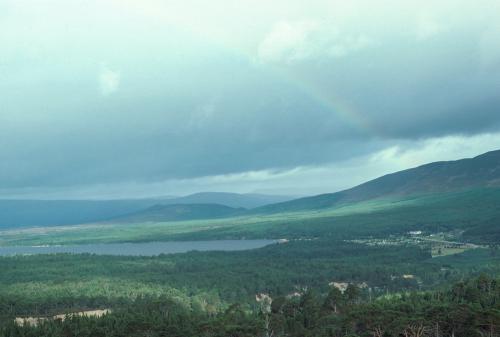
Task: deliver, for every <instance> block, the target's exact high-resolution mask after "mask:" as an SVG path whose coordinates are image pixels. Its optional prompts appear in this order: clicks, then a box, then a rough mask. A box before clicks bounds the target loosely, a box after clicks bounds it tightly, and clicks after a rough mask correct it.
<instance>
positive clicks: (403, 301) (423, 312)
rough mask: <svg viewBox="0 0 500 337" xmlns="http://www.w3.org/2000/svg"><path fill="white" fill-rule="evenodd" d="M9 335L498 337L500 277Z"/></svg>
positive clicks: (151, 309) (57, 323)
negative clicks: (430, 287) (371, 295)
mask: <svg viewBox="0 0 500 337" xmlns="http://www.w3.org/2000/svg"><path fill="white" fill-rule="evenodd" d="M0 331H1V335H2V336H6V337H7V336H8V337H18V336H19V337H21V336H22V337H42V336H47V337H49V336H50V337H54V336H79V337H80V336H81V337H85V336H89V337H90V336H92V337H100V336H103V337H104V336H172V337H190V336H193V337H195V336H196V337H200V336H206V337H215V336H221V337H223V336H227V337H256V336H263V337H264V336H265V337H271V336H274V337H279V336H290V337H323V336H325V337H326V336H332V337H337V336H338V337H341V336H342V337H347V336H349V337H356V336H359V337H361V336H366V337H367V336H373V337H384V336H387V337H392V336H394V337H399V336H405V337H423V336H442V337H451V336H455V337H476V336H477V337H482V336H489V337H495V336H500V279H491V278H489V277H487V276H485V275H482V276H480V277H478V278H475V279H472V280H469V281H467V282H460V283H456V284H454V285H452V286H450V287H448V289H446V290H443V291H432V292H409V293H398V294H393V295H392V296H386V297H380V298H377V299H370V298H367V297H364V296H362V294H361V292H360V291H359V288H357V287H355V286H352V285H351V286H350V287H349V288H348V289H347V290H345V291H344V292H343V293H342V292H341V291H340V290H338V289H337V288H332V289H331V290H330V291H329V292H328V293H325V294H321V293H319V292H317V291H316V290H315V289H309V290H305V291H303V292H302V293H301V294H300V295H298V294H296V295H295V296H288V297H285V296H278V297H274V298H272V299H270V300H268V301H264V302H260V303H259V305H258V306H256V307H255V309H254V310H248V309H247V308H246V306H245V305H244V304H238V303H235V304H232V305H230V306H228V307H227V308H225V309H224V310H220V311H217V312H211V311H207V310H202V308H200V307H192V306H186V305H183V304H182V303H179V302H177V301H175V300H173V299H171V298H168V297H158V298H148V297H143V298H137V299H135V300H133V301H131V302H129V303H127V304H124V305H123V306H122V307H121V308H119V309H116V310H114V311H113V312H112V313H110V314H108V315H105V316H104V317H100V318H95V317H77V316H75V317H68V318H67V319H65V320H49V321H44V322H41V323H40V324H39V325H37V326H19V325H16V324H14V322H13V321H9V322H4V326H3V328H2V329H1V330H0Z"/></svg>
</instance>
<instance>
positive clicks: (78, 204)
mask: <svg viewBox="0 0 500 337" xmlns="http://www.w3.org/2000/svg"><path fill="white" fill-rule="evenodd" d="M157 203H158V201H157V200H150V199H138V200H107V201H102V200H97V201H90V200H0V228H15V227H32V226H52V225H74V224H80V223H85V222H93V221H102V220H108V219H111V218H114V217H117V216H119V215H124V214H128V213H133V212H137V211H139V210H141V209H144V208H147V207H151V206H153V205H155V204H157Z"/></svg>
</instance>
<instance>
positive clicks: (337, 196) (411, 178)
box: [254, 151, 500, 213]
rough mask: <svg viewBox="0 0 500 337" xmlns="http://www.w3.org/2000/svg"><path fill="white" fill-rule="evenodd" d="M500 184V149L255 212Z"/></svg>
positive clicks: (264, 207) (308, 207) (259, 209)
mask: <svg viewBox="0 0 500 337" xmlns="http://www.w3.org/2000/svg"><path fill="white" fill-rule="evenodd" d="M494 186H500V151H492V152H488V153H485V154H483V155H480V156H477V157H475V158H471V159H462V160H457V161H448V162H435V163H430V164H426V165H423V166H419V167H416V168H413V169H409V170H404V171H400V172H396V173H392V174H388V175H385V176H383V177H380V178H377V179H374V180H371V181H369V182H366V183H364V184H361V185H359V186H356V187H353V188H351V189H348V190H345V191H341V192H337V193H328V194H322V195H318V196H313V197H307V198H301V199H296V200H292V201H288V202H283V203H277V204H272V205H267V206H263V207H260V208H257V209H255V210H254V212H255V213H275V212H290V211H301V210H309V209H323V208H330V207H334V206H338V205H342V204H348V203H353V202H360V201H365V200H370V199H376V198H384V197H385V198H387V197H391V196H392V197H404V196H409V195H419V194H429V193H444V192H450V191H459V190H464V189H471V188H479V187H494Z"/></svg>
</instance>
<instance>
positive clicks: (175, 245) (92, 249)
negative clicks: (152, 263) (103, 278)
mask: <svg viewBox="0 0 500 337" xmlns="http://www.w3.org/2000/svg"><path fill="white" fill-rule="evenodd" d="M275 242H276V241H274V240H213V241H171V242H142V243H103V244H88V245H75V246H42V247H38V246H36V247H30V246H14V247H0V256H2V255H33V254H54V253H72V254H82V253H91V254H98V255H134V256H154V255H160V254H172V253H185V252H189V251H193V250H198V251H216V250H219V251H234V250H247V249H254V248H261V247H264V246H267V245H270V244H273V243H275Z"/></svg>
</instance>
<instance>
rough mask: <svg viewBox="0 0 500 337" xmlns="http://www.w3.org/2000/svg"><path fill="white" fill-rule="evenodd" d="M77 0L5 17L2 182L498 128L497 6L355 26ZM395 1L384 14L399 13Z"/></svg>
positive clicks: (126, 177)
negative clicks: (202, 15)
mask: <svg viewBox="0 0 500 337" xmlns="http://www.w3.org/2000/svg"><path fill="white" fill-rule="evenodd" d="M75 3H76V5H74V7H72V8H68V5H67V4H66V5H63V4H62V3H61V2H58V1H48V2H46V4H45V5H46V6H40V7H31V6H30V5H27V4H25V5H20V4H19V3H17V4H16V3H15V2H12V3H10V4H9V3H8V4H9V5H7V6H6V8H7V10H6V11H5V12H4V13H6V14H4V15H0V31H1V33H0V55H1V56H0V75H1V77H2V79H3V80H2V82H1V83H0V109H1V111H0V160H1V163H2V164H1V165H0V186H2V187H3V188H23V187H44V186H46V187H53V186H71V185H85V184H106V183H121V182H154V181H161V180H165V179H179V178H194V177H201V176H210V175H221V174H228V173H238V172H245V171H251V170H266V169H278V170H286V169H289V168H293V167H297V166H304V165H322V164H326V163H332V162H336V161H341V160H346V159H348V158H352V157H355V156H359V155H364V154H368V153H371V152H373V151H377V150H380V149H382V148H384V147H386V146H388V145H389V144H395V143H397V142H400V141H404V142H412V141H414V140H416V139H422V138H427V137H439V136H446V135H450V134H479V133H484V132H495V131H497V130H499V127H500V111H498V107H499V106H500V80H499V78H500V46H498V45H497V44H496V41H497V40H496V37H498V36H500V33H498V32H500V28H499V27H500V25H498V24H497V23H496V21H495V20H496V19H500V18H499V17H495V15H493V14H491V11H490V9H491V8H489V7H487V6H486V5H485V7H484V8H476V7H474V8H473V9H474V13H475V14H476V15H475V16H474V17H473V16H471V17H470V18H468V14H467V13H466V11H463V12H456V13H454V15H451V16H450V18H448V17H447V16H443V12H444V10H445V9H446V6H443V5H441V6H438V7H439V8H438V10H436V12H435V13H434V12H432V11H430V12H429V8H430V9H432V6H426V8H425V11H424V12H423V13H424V14H425V15H424V14H418V13H417V14H415V15H414V16H412V17H413V18H414V21H412V22H411V24H409V23H407V22H406V21H404V20H400V19H390V20H389V19H388V23H387V26H384V25H383V24H382V22H381V21H379V20H378V19H374V20H372V21H370V20H371V19H370V17H369V16H367V15H365V14H360V13H362V12H361V9H363V3H362V2H356V3H357V6H358V7H357V8H358V9H359V10H360V12H359V13H358V14H357V15H354V16H352V17H351V16H349V17H348V18H347V19H344V20H343V21H342V20H340V19H339V17H338V14H335V15H337V16H335V15H334V14H332V16H331V17H328V15H321V16H317V15H319V14H317V13H316V12H314V13H313V12H311V13H308V12H307V8H308V6H307V4H306V3H305V2H304V3H302V2H300V1H297V2H294V3H293V5H291V7H294V8H299V9H300V8H301V7H302V8H304V14H303V17H300V15H298V14H297V13H298V10H292V9H289V11H290V13H289V14H287V15H288V16H286V15H285V16H279V15H277V14H276V13H275V8H267V9H266V8H265V6H266V5H264V4H262V8H263V9H262V11H263V12H266V11H267V12H266V13H267V14H268V15H267V16H263V20H262V23H260V24H259V23H258V22H257V23H255V27H254V29H251V28H250V27H246V28H245V27H243V28H242V27H240V26H239V25H238V20H237V15H238V13H237V12H235V13H234V15H235V18H233V19H232V20H229V19H227V20H221V23H220V27H218V26H217V24H214V23H213V22H214V21H215V22H216V21H217V20H209V19H207V23H206V25H207V26H206V32H205V30H204V29H203V27H200V26H199V25H198V24H196V25H195V23H193V22H194V21H192V20H191V21H190V20H189V19H190V18H191V16H194V15H195V14H193V13H189V12H185V11H186V9H185V8H184V9H178V10H179V11H184V12H179V14H178V15H177V16H175V15H173V16H172V15H167V14H168V13H169V12H168V11H167V9H168V8H167V9H166V8H163V7H161V5H159V3H158V2H156V1H151V2H150V1H146V2H144V5H143V6H144V8H141V9H144V10H145V11H144V12H141V11H136V8H135V7H133V6H134V5H133V4H131V3H127V2H124V3H123V5H120V4H118V3H115V2H112V1H109V4H108V2H102V3H104V4H99V2H96V3H97V4H96V3H94V2H90V5H89V7H90V9H87V10H85V6H86V5H85V4H84V3H83V2H82V3H79V2H75ZM167 3H169V4H174V3H175V2H167ZM327 3H329V2H326V1H318V2H317V4H316V5H317V7H318V8H320V7H321V8H327V7H328V6H327ZM388 3H389V2H380V6H379V7H381V8H377V11H378V15H379V16H381V15H382V14H381V13H383V12H384V11H383V7H384V6H386V10H387V12H388V13H389V14H392V15H394V14H397V12H396V13H393V12H392V11H393V10H389V8H390V7H388V6H389V5H388ZM443 3H445V2H443ZM485 3H487V4H489V2H485ZM451 4H452V2H448V5H449V6H452V5H451ZM153 5H154V6H160V7H158V8H157V7H154V8H153V7H152V6H153ZM198 5H200V4H195V3H193V4H192V6H193V7H192V9H193V11H195V9H196V6H198ZM226 5H227V3H225V2H224V1H221V2H220V4H219V3H218V2H215V3H213V6H214V7H217V6H219V7H221V8H222V9H223V7H224V6H226ZM320 5H321V6H320ZM490 5H491V6H494V1H491V4H490ZM32 6H35V5H32ZM96 6H97V8H99V9H100V10H101V11H100V12H97V11H95V10H96ZM127 6H132V7H130V8H127ZM147 6H151V8H149V10H148V11H146V9H148V8H147ZM172 6H173V5H172ZM179 6H180V5H179ZM415 6H416V5H415ZM478 6H479V5H478ZM180 7H182V6H180ZM312 7H314V6H312ZM450 8H451V7H450ZM467 9H470V5H468V7H467ZM71 10H73V11H76V12H78V11H79V10H81V11H82V15H81V16H78V17H79V18H78V19H77V20H76V19H75V18H76V17H77V15H76V14H75V13H73V14H72V15H70V14H71V13H72V12H71ZM162 10H165V16H160V17H156V16H154V15H156V14H157V13H158V12H159V13H161V12H162ZM343 10H344V11H346V12H349V13H351V14H352V11H353V9H352V8H347V9H345V8H344V9H343ZM398 10H399V11H400V12H401V15H402V16H404V17H407V16H411V15H413V14H411V15H410V14H408V12H411V11H410V10H408V9H405V8H402V7H401V8H398ZM214 11H215V10H214ZM231 11H235V9H230V11H229V12H230V13H232V12H231ZM220 12H221V13H222V14H220V15H223V14H224V10H221V11H220ZM333 12H335V11H333ZM333 12H332V13H333ZM95 13H98V14H95ZM269 13H270V14H269ZM355 13H356V11H355ZM478 13H479V14H481V15H482V20H477V19H476V17H477V14H478ZM47 15H48V16H49V17H50V19H51V20H49V21H50V22H49V23H47V17H45V18H43V16H47ZM214 15H215V14H214ZM239 15H243V14H242V13H239ZM379 16H375V18H378V17H379ZM391 17H392V16H391ZM74 19H75V20H76V21H72V20H74ZM246 20H248V18H245V19H243V18H242V22H247V21H246ZM335 20H337V21H335ZM257 21H258V20H257ZM403 21H404V22H403ZM498 21H500V20H498ZM28 22H29V24H27V23H28ZM1 28H4V29H1ZM7 28H9V29H8V30H7ZM231 28H234V31H235V32H236V33H241V34H243V33H244V32H246V33H248V32H249V31H252V32H253V31H254V32H255V35H252V36H248V35H238V34H236V33H234V34H235V35H230V30H231ZM228 31H229V32H228ZM205 33H206V34H207V35H204V34H205ZM228 34H229V35H228ZM241 40H243V41H247V44H246V45H244V46H243V44H245V43H244V42H242V41H241ZM266 48H267V49H266ZM318 96H319V97H321V98H322V99H318ZM353 116H354V117H353ZM358 119H361V120H364V121H366V123H367V124H369V125H370V126H371V128H370V129H368V130H367V129H365V128H364V127H362V126H360V123H359V120H358Z"/></svg>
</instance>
